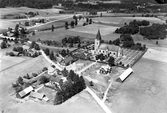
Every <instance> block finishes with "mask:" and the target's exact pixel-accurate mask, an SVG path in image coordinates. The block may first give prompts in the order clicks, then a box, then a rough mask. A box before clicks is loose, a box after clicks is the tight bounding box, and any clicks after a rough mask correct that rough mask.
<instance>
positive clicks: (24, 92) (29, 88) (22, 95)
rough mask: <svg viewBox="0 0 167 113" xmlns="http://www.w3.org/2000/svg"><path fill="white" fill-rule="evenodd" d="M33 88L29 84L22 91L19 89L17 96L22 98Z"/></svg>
mask: <svg viewBox="0 0 167 113" xmlns="http://www.w3.org/2000/svg"><path fill="white" fill-rule="evenodd" d="M33 90H34V89H33V87H32V86H29V87H27V88H26V89H24V90H23V91H20V92H19V93H18V96H19V97H20V98H24V97H25V96H27V95H28V94H29V93H30V92H31V91H33Z"/></svg>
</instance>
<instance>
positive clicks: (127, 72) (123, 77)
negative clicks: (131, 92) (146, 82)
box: [116, 67, 133, 82]
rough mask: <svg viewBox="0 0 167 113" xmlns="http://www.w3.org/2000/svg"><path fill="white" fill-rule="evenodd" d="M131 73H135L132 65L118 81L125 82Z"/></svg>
mask: <svg viewBox="0 0 167 113" xmlns="http://www.w3.org/2000/svg"><path fill="white" fill-rule="evenodd" d="M131 73H133V70H132V68H131V67H129V68H128V69H127V70H125V71H124V72H123V73H122V74H121V75H120V76H119V77H118V78H117V80H116V81H118V82H123V81H124V80H125V79H126V78H127V77H128V76H129V75H130V74H131Z"/></svg>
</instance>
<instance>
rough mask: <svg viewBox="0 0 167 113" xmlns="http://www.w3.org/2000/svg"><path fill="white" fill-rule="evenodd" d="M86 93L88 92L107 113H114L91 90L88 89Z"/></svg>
mask: <svg viewBox="0 0 167 113" xmlns="http://www.w3.org/2000/svg"><path fill="white" fill-rule="evenodd" d="M86 91H88V92H89V93H90V94H91V95H92V97H93V98H94V99H95V100H96V102H97V103H98V104H99V105H100V106H101V108H102V109H103V110H104V111H105V112H106V113H112V112H111V111H110V110H109V108H108V107H107V106H106V105H105V104H104V102H102V101H101V100H100V98H99V97H98V96H97V95H96V94H95V93H94V92H93V91H92V90H91V89H90V88H89V87H87V88H86Z"/></svg>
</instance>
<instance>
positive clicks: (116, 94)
mask: <svg viewBox="0 0 167 113" xmlns="http://www.w3.org/2000/svg"><path fill="white" fill-rule="evenodd" d="M148 53H149V51H148ZM148 53H146V54H145V55H144V58H141V59H140V60H139V61H138V62H137V63H136V65H134V67H133V70H134V73H133V74H131V76H130V77H128V79H126V80H125V81H124V82H123V83H122V85H121V86H119V87H118V88H117V89H115V90H113V89H110V91H109V99H108V100H109V101H111V103H108V102H106V103H107V105H108V106H109V107H110V108H112V110H114V111H115V113H129V112H131V113H166V112H167V109H166V105H167V97H166V95H167V87H166V85H167V82H166V81H167V76H166V73H167V70H166V68H167V63H164V62H160V61H158V60H156V57H157V56H154V57H155V59H154V60H153V59H148V58H147V59H146V58H145V57H146V56H147V54H148ZM159 54H165V53H159ZM153 55H154V54H153ZM160 58H161V57H160Z"/></svg>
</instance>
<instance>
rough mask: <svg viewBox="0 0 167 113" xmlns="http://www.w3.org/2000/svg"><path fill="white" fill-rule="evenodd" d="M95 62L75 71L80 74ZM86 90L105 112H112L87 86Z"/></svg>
mask: <svg viewBox="0 0 167 113" xmlns="http://www.w3.org/2000/svg"><path fill="white" fill-rule="evenodd" d="M40 51H41V53H42V55H43V56H44V57H45V59H46V60H47V61H48V62H49V63H51V64H53V65H55V66H57V68H60V67H59V66H58V65H57V64H55V63H54V62H53V61H51V60H50V59H49V58H48V57H47V56H46V54H45V53H44V52H43V50H40ZM96 63H97V62H93V63H91V64H90V65H88V66H86V67H85V68H83V69H82V70H80V71H78V72H76V73H77V74H79V75H80V74H81V73H82V72H83V71H85V70H86V69H88V68H89V67H91V66H93V65H95V64H96ZM86 91H88V92H89V93H90V94H91V95H92V97H93V98H94V99H95V100H96V102H97V103H98V104H99V105H100V106H101V108H102V109H103V110H104V111H105V112H106V113H112V112H111V111H110V110H109V108H108V107H107V106H106V105H105V104H104V102H102V100H100V98H99V97H98V96H97V95H96V94H95V93H94V92H93V91H92V90H91V89H90V88H89V87H87V88H86Z"/></svg>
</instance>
